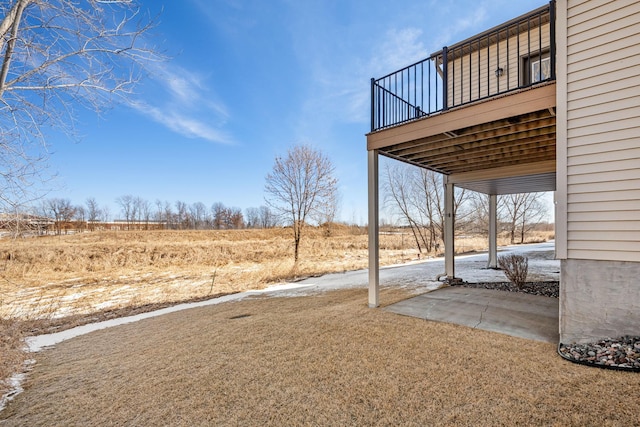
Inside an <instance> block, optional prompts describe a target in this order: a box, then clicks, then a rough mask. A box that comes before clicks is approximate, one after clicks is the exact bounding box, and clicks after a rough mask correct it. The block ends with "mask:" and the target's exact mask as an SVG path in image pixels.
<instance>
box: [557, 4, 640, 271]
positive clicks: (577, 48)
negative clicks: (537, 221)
mask: <svg viewBox="0 0 640 427" xmlns="http://www.w3.org/2000/svg"><path fill="white" fill-rule="evenodd" d="M566 97H567V178H566V179H567V255H568V258H575V259H592V260H611V261H640V2H635V1H630V0H618V1H606V0H599V1H584V0H568V9H567V93H566Z"/></svg>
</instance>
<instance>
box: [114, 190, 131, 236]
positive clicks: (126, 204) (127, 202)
mask: <svg viewBox="0 0 640 427" xmlns="http://www.w3.org/2000/svg"><path fill="white" fill-rule="evenodd" d="M116 203H117V204H118V206H120V209H121V212H122V215H123V216H124V219H125V220H126V221H127V229H130V228H131V223H132V222H133V221H134V220H135V217H136V209H135V205H134V199H133V196H132V195H130V194H125V195H124V196H120V197H118V198H117V199H116Z"/></svg>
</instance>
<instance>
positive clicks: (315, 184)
mask: <svg viewBox="0 0 640 427" xmlns="http://www.w3.org/2000/svg"><path fill="white" fill-rule="evenodd" d="M333 174H334V167H333V164H332V163H331V161H330V160H329V158H328V157H327V156H325V155H324V154H323V153H322V152H320V151H317V150H315V149H313V148H311V147H309V146H307V145H297V146H295V147H293V148H291V149H290V150H289V151H288V154H287V157H285V158H282V157H276V159H275V164H274V165H273V171H272V172H271V173H269V174H268V175H267V178H266V186H265V191H266V193H267V195H268V198H267V199H266V202H267V204H268V205H269V206H270V207H271V208H273V209H274V210H275V211H276V212H277V213H278V214H280V215H281V216H282V217H284V218H286V219H287V220H288V221H289V222H290V223H291V228H292V230H293V241H294V260H295V262H297V261H298V255H299V249H300V240H301V238H302V234H303V232H304V227H305V226H306V223H307V221H308V220H309V219H311V218H312V215H313V214H314V213H317V211H318V209H321V208H322V207H323V205H324V204H325V203H328V202H329V201H330V199H331V198H332V197H334V196H335V194H336V192H337V185H338V181H337V179H336V178H335V177H334V176H333Z"/></svg>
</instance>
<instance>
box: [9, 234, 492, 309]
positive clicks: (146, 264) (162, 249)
mask: <svg viewBox="0 0 640 427" xmlns="http://www.w3.org/2000/svg"><path fill="white" fill-rule="evenodd" d="M290 233H291V231H290V230H287V229H271V230H231V231H132V232H123V231H119V232H94V233H84V234H77V235H68V236H50V237H43V238H30V239H22V240H0V296H1V297H0V317H3V318H18V319H37V318H39V319H50V318H59V317H67V316H72V315H76V314H83V313H93V312H99V311H102V310H110V309H118V308H122V307H130V306H142V305H146V304H157V303H173V302H177V301H184V300H190V299H193V298H204V297H206V296H208V295H212V294H219V293H229V292H238V291H245V290H248V289H259V288H263V287H265V286H267V285H269V284H271V283H275V282H280V281H284V280H293V279H295V278H296V277H305V276H312V275H318V274H324V273H329V272H341V271H348V270H356V269H362V268H366V267H367V236H366V231H365V230H364V229H362V228H357V227H346V226H335V227H334V228H333V231H332V234H331V236H330V237H327V236H326V233H325V230H322V229H313V228H311V229H308V230H307V232H306V234H305V237H304V238H303V240H302V247H301V261H300V262H299V263H298V265H296V266H294V263H293V260H292V255H293V250H292V238H291V236H290ZM486 245H487V242H486V239H481V238H468V239H464V240H460V241H459V242H458V243H457V247H458V249H459V250H460V251H469V250H478V249H484V248H486ZM380 247H381V265H389V264H395V263H401V262H406V261H408V260H411V259H417V258H418V251H417V250H416V249H415V248H414V246H413V241H412V239H411V236H410V235H409V234H408V233H407V232H406V231H405V232H404V233H400V232H395V233H383V234H381V236H380ZM431 255H435V254H431Z"/></svg>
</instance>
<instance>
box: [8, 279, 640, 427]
mask: <svg viewBox="0 0 640 427" xmlns="http://www.w3.org/2000/svg"><path fill="white" fill-rule="evenodd" d="M382 292H383V296H384V298H383V301H385V302H391V301H396V300H400V299H403V298H405V297H407V296H408V294H407V292H408V291H406V290H404V291H403V290H399V289H383V291H382ZM366 301H367V298H366V289H357V290H341V291H334V292H327V293H322V294H319V295H315V296H307V297H296V298H255V299H250V300H243V301H238V302H233V303H226V304H222V305H217V306H210V307H203V308H198V309H192V310H187V311H182V312H178V313H173V314H170V315H165V316H161V317H158V318H153V319H147V320H144V321H141V322H138V323H135V324H129V325H124V326H120V327H117V328H112V329H108V330H102V331H97V332H94V333H91V334H89V335H86V336H83V337H79V338H76V339H73V340H70V341H67V342H64V343H61V344H59V345H58V346H57V347H56V348H54V349H50V350H47V351H45V352H43V353H42V354H39V355H38V362H37V364H36V366H35V368H34V370H33V372H32V373H31V374H30V375H29V379H28V381H27V383H26V386H25V392H23V393H22V394H20V395H18V396H17V398H16V399H15V400H14V401H13V402H12V403H10V405H9V406H8V407H7V409H5V410H4V411H3V412H0V425H3V426H18V425H20V426H22V425H30V426H39V425H42V426H44V425H47V426H50V425H132V426H136V425H140V426H149V425H185V426H186V425H189V426H191V425H279V426H280V425H416V426H418V425H419V426H424V425H456V426H461V425H463V426H464V425H469V426H478V425H536V426H537V425H558V426H573V425H576V426H577V425H601V426H613V425H639V424H640V412H639V411H638V389H640V375H637V374H634V373H625V372H615V371H606V370H602V369H594V368H589V367H584V366H580V365H575V364H571V363H569V362H566V361H564V360H562V359H561V358H560V357H559V356H557V354H556V349H555V346H553V345H551V344H546V343H539V342H534V341H529V340H524V339H518V338H513V337H509V336H504V335H500V334H496V333H491V332H487V331H481V330H473V329H469V328H466V327H462V326H456V325H450V324H443V323H435V322H428V321H424V320H420V319H414V318H409V317H403V316H399V315H395V314H392V313H388V312H385V311H383V310H381V309H368V308H367V307H366Z"/></svg>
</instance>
